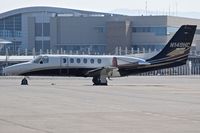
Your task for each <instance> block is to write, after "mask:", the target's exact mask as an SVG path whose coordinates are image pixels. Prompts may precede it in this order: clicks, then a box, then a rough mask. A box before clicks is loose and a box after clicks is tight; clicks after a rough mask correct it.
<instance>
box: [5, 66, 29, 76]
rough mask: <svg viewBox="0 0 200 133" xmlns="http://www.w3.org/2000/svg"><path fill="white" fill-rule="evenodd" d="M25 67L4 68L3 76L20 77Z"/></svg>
mask: <svg viewBox="0 0 200 133" xmlns="http://www.w3.org/2000/svg"><path fill="white" fill-rule="evenodd" d="M25 66H26V64H16V65H12V66H8V67H5V68H4V69H3V74H4V75H5V76H16V75H20V74H21V73H22V72H23V71H24V70H25Z"/></svg>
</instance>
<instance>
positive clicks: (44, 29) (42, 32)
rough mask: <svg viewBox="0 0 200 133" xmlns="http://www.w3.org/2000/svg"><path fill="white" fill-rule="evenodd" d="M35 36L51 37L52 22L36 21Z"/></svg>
mask: <svg viewBox="0 0 200 133" xmlns="http://www.w3.org/2000/svg"><path fill="white" fill-rule="evenodd" d="M35 36H36V37H42V36H43V37H49V36H50V24H49V23H35Z"/></svg>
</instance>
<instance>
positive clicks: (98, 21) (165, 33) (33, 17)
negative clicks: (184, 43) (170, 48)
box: [0, 7, 200, 54]
mask: <svg viewBox="0 0 200 133" xmlns="http://www.w3.org/2000/svg"><path fill="white" fill-rule="evenodd" d="M183 24H194V25H198V29H197V31H196V35H195V39H194V42H193V47H192V50H193V51H195V52H200V30H199V29H200V20H199V19H191V18H182V17H175V16H126V15H118V14H110V13H101V12H90V11H81V10H73V9H65V8H54V7H27V8H21V9H16V10H12V11H8V12H5V13H1V14H0V38H1V39H5V40H8V41H11V42H12V43H9V44H6V45H4V47H2V48H1V49H0V52H1V53H6V50H7V52H8V53H9V54H16V53H17V52H22V53H23V51H25V50H27V51H28V52H32V51H34V52H36V53H39V52H41V51H42V53H46V52H47V51H51V52H55V51H58V50H62V51H66V52H69V51H71V52H77V51H78V52H86V51H88V49H89V50H90V51H91V52H96V53H99V54H103V53H105V54H108V53H110V54H114V53H115V49H116V47H118V48H119V47H120V48H121V49H125V48H127V49H128V50H134V51H142V50H143V49H146V50H155V49H156V50H159V49H162V48H163V47H164V45H165V44H166V43H167V41H168V40H169V39H170V38H171V37H172V35H173V34H174V33H175V32H176V31H177V30H178V28H179V27H180V26H181V25H183Z"/></svg>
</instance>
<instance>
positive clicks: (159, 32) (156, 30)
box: [132, 27, 167, 35]
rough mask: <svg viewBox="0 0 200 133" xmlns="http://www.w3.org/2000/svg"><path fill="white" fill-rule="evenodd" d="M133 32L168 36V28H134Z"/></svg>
mask: <svg viewBox="0 0 200 133" xmlns="http://www.w3.org/2000/svg"><path fill="white" fill-rule="evenodd" d="M132 32H137V33H140V32H147V33H155V34H156V35H166V34H167V28H166V27H132Z"/></svg>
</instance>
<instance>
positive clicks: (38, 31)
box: [35, 23, 42, 36]
mask: <svg viewBox="0 0 200 133" xmlns="http://www.w3.org/2000/svg"><path fill="white" fill-rule="evenodd" d="M35 36H42V23H35Z"/></svg>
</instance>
